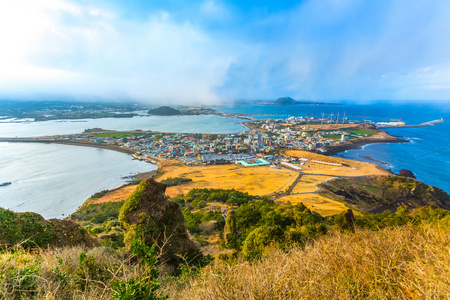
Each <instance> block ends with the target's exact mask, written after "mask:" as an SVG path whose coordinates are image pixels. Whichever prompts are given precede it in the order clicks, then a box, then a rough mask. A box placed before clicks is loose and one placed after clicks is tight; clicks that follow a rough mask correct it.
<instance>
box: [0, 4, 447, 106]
mask: <svg viewBox="0 0 450 300" xmlns="http://www.w3.org/2000/svg"><path fill="white" fill-rule="evenodd" d="M449 37H450V1H448V0H433V1H429V0H423V1H422V0H389V1H388V0H377V1H373V0H304V1H294V0H292V1H282V0H280V1H267V0H259V1H254V0H246V1H219V0H200V1H196V0H193V1H181V0H153V1H144V0H141V1H137V0H128V1H119V0H40V1H36V0H14V1H1V3H0V41H1V42H0V98H2V99H46V98H58V97H60V98H65V97H66V98H71V99H77V100H90V99H105V100H113V101H116V100H117V101H122V100H129V101H139V102H144V103H173V104H188V103H189V104H220V103H224V102H227V101H233V100H271V99H277V98H279V97H283V96H290V97H292V98H294V99H297V100H314V101H330V100H337V101H341V100H352V101H373V100H397V101H402V100H403V101H404V100H439V101H448V100H450V55H449V53H450V38H449Z"/></svg>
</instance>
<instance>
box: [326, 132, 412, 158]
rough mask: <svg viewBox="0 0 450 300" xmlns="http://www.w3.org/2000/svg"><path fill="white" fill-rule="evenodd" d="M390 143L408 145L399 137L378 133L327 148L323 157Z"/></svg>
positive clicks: (406, 141)
mask: <svg viewBox="0 0 450 300" xmlns="http://www.w3.org/2000/svg"><path fill="white" fill-rule="evenodd" d="M390 143H409V141H408V140H404V139H400V138H399V137H396V136H392V135H390V134H388V133H387V132H386V131H380V132H378V133H377V134H376V135H374V136H371V137H365V138H359V139H356V140H350V141H346V142H344V143H342V144H340V145H337V146H331V147H328V148H327V152H325V153H324V154H325V155H328V156H333V155H337V154H339V153H341V152H344V151H346V150H353V149H361V148H362V147H363V146H365V145H369V144H390Z"/></svg>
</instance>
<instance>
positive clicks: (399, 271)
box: [0, 224, 450, 300]
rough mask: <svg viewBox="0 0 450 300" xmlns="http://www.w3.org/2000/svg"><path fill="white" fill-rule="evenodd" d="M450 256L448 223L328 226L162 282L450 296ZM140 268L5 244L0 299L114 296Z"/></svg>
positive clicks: (175, 293) (268, 290) (320, 293)
mask: <svg viewBox="0 0 450 300" xmlns="http://www.w3.org/2000/svg"><path fill="white" fill-rule="evenodd" d="M83 252H86V256H87V257H90V258H91V259H90V260H85V261H89V262H90V264H89V265H86V264H85V265H83V264H82V263H81V262H80V256H83V255H82V253H83ZM449 262H450V229H449V227H446V228H443V227H439V226H438V225H436V224H435V225H430V224H421V225H404V226H400V227H388V228H385V229H382V230H378V231H372V230H368V229H364V230H362V229H357V230H356V232H355V233H341V232H338V231H331V232H330V233H329V234H327V235H325V236H322V237H321V238H319V239H317V240H315V241H311V242H310V243H308V244H307V245H306V246H305V247H304V248H300V247H294V248H293V249H291V250H290V251H288V252H282V251H279V250H276V249H271V250H268V251H267V252H266V253H265V254H264V255H263V257H262V259H261V260H260V261H255V262H245V261H241V260H237V261H234V262H221V261H219V260H218V261H216V263H215V264H212V265H210V266H208V267H206V268H204V269H203V270H202V271H200V273H199V274H198V275H193V274H192V272H186V273H184V274H182V276H180V277H178V278H171V277H167V278H162V284H163V286H162V289H163V290H164V293H165V294H166V295H168V296H169V298H170V299H449V298H450V263H449ZM138 269H139V268H138V266H137V265H136V264H134V263H131V262H130V261H129V257H128V255H125V254H124V253H123V252H121V251H118V250H112V249H109V248H102V247H98V248H93V249H90V250H89V249H85V248H81V247H72V248H63V249H53V250H39V249H38V250H37V251H36V252H28V251H26V250H23V249H16V250H3V251H1V252H0V299H48V300H50V299H96V300H100V299H110V296H111V293H112V290H111V288H110V284H111V282H113V281H114V280H120V281H126V280H128V279H130V278H131V277H134V276H137V275H138V273H139V270H138Z"/></svg>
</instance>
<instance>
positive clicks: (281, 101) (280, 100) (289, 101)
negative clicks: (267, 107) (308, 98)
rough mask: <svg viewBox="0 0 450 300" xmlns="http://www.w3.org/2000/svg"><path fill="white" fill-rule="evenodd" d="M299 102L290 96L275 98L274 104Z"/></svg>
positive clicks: (294, 103)
mask: <svg viewBox="0 0 450 300" xmlns="http://www.w3.org/2000/svg"><path fill="white" fill-rule="evenodd" d="M296 104H299V102H298V101H295V100H294V99H292V98H291V97H282V98H278V99H277V100H275V105H296Z"/></svg>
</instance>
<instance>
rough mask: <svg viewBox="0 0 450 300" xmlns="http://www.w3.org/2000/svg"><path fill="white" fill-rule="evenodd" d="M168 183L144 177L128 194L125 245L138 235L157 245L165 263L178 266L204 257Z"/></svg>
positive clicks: (121, 218)
mask: <svg viewBox="0 0 450 300" xmlns="http://www.w3.org/2000/svg"><path fill="white" fill-rule="evenodd" d="M165 191H166V185H165V184H163V183H159V182H156V181H155V180H153V179H152V178H148V179H145V180H142V181H141V183H140V184H139V186H138V187H137V189H136V191H134V193H133V194H131V195H130V197H128V199H127V200H126V201H125V203H124V205H123V206H122V208H121V210H120V214H119V221H121V222H122V225H123V227H124V228H125V240H124V242H125V246H126V247H127V248H130V246H131V242H132V241H133V240H134V239H137V238H140V239H141V240H142V241H143V242H144V243H145V244H146V245H148V246H152V245H153V244H155V245H156V249H157V251H158V253H159V260H160V262H161V263H164V264H167V265H173V266H177V265H178V264H179V263H181V262H184V261H187V262H194V261H195V260H197V259H201V258H202V257H203V255H202V254H201V252H200V250H199V248H198V246H197V244H196V243H195V242H194V241H193V240H192V239H191V238H190V236H189V234H188V231H187V227H186V222H185V219H184V216H183V213H182V212H181V210H180V206H179V205H178V203H176V202H173V201H169V200H168V199H167V198H166V195H165Z"/></svg>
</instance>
